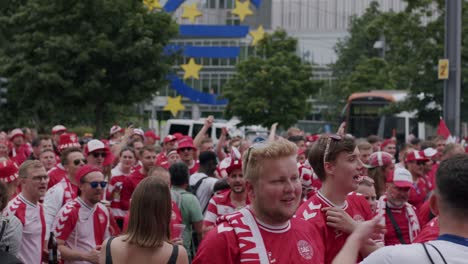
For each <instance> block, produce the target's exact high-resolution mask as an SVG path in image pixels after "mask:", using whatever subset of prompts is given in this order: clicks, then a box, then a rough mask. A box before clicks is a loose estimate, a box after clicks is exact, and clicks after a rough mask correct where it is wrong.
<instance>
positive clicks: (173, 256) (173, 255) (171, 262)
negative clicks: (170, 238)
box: [167, 245, 179, 264]
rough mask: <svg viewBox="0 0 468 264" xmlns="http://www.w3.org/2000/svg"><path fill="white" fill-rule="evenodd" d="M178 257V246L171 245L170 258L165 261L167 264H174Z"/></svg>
mask: <svg viewBox="0 0 468 264" xmlns="http://www.w3.org/2000/svg"><path fill="white" fill-rule="evenodd" d="M178 256H179V246H178V245H172V253H171V256H170V257H169V260H168V261H167V264H176V262H177V257H178Z"/></svg>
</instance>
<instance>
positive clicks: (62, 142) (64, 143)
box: [58, 133, 81, 151]
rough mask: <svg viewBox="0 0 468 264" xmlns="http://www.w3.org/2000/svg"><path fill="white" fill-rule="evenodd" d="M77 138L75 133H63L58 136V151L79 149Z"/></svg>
mask: <svg viewBox="0 0 468 264" xmlns="http://www.w3.org/2000/svg"><path fill="white" fill-rule="evenodd" d="M79 147H81V145H80V143H78V137H77V136H76V134H75V133H63V134H61V135H60V139H59V144H58V149H59V151H62V150H64V149H67V148H79Z"/></svg>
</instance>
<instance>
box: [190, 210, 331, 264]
mask: <svg viewBox="0 0 468 264" xmlns="http://www.w3.org/2000/svg"><path fill="white" fill-rule="evenodd" d="M257 225H258V227H259V230H260V234H261V236H262V238H263V243H264V245H265V249H266V252H267V255H268V258H269V263H289V264H299V263H319V264H321V263H323V254H322V253H323V244H322V241H321V240H316V239H315V238H316V237H317V236H318V235H319V234H318V232H319V231H318V230H317V229H316V227H314V226H313V225H310V224H308V223H307V222H305V221H304V220H302V219H299V218H292V219H291V220H290V221H288V222H287V224H286V225H285V226H283V227H272V226H268V225H266V224H262V223H260V222H258V220H257ZM234 228H236V229H239V228H241V229H243V228H242V225H241V224H240V225H239V226H231V225H229V223H227V222H223V223H221V224H219V225H218V226H217V227H216V228H214V229H212V230H211V231H210V232H208V234H207V236H206V237H205V238H204V239H203V240H202V242H201V245H200V247H199V248H198V252H197V255H196V256H195V259H194V260H193V264H210V263H213V264H214V263H216V264H218V263H225V264H234V263H236V264H237V263H241V262H240V248H239V244H242V245H243V247H244V250H246V251H252V252H253V251H256V247H255V243H254V242H252V241H250V240H249V239H252V237H245V238H244V237H238V236H237V235H236V233H235V231H234ZM244 230H245V231H246V232H248V230H247V229H244ZM249 233H250V232H249ZM243 238H244V241H240V243H239V239H243ZM243 263H259V262H258V260H257V261H256V260H252V261H250V262H243Z"/></svg>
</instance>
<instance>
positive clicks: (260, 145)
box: [245, 143, 265, 168]
mask: <svg viewBox="0 0 468 264" xmlns="http://www.w3.org/2000/svg"><path fill="white" fill-rule="evenodd" d="M263 147H265V143H255V144H253V145H252V146H250V147H249V149H248V150H247V158H246V159H245V167H246V168H247V167H249V162H250V152H251V151H252V149H259V148H263Z"/></svg>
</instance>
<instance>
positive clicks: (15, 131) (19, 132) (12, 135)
mask: <svg viewBox="0 0 468 264" xmlns="http://www.w3.org/2000/svg"><path fill="white" fill-rule="evenodd" d="M19 136H21V137H23V138H25V137H24V133H23V131H22V130H21V129H19V128H15V129H13V130H12V131H11V132H10V140H13V139H14V138H15V137H19Z"/></svg>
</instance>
